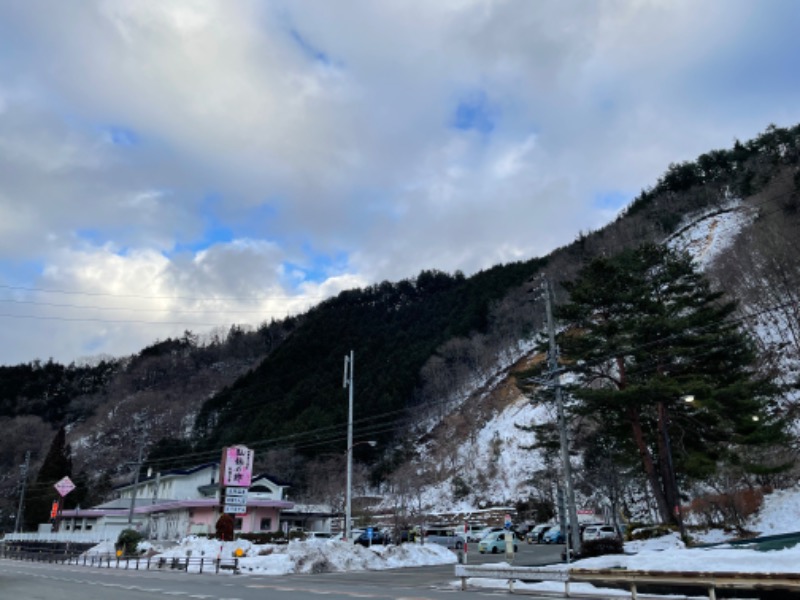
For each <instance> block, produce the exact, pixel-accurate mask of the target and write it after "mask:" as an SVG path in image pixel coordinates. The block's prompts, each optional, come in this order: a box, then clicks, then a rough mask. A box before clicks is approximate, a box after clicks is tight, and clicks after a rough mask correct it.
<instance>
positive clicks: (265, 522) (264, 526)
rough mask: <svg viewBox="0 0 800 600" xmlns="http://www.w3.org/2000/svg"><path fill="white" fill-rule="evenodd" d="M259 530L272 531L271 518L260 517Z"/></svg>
mask: <svg viewBox="0 0 800 600" xmlns="http://www.w3.org/2000/svg"><path fill="white" fill-rule="evenodd" d="M261 531H272V518H271V517H264V518H263V519H261Z"/></svg>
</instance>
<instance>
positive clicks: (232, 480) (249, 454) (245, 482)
mask: <svg viewBox="0 0 800 600" xmlns="http://www.w3.org/2000/svg"><path fill="white" fill-rule="evenodd" d="M223 460H224V465H223V470H222V485H224V486H240V487H248V486H249V485H250V482H251V479H252V477H253V451H252V450H250V448H247V447H246V446H231V447H229V448H225V451H224V454H223Z"/></svg>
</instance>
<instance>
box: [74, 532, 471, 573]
mask: <svg viewBox="0 0 800 600" xmlns="http://www.w3.org/2000/svg"><path fill="white" fill-rule="evenodd" d="M137 549H138V550H139V551H140V552H142V553H144V552H148V551H149V552H153V553H154V554H152V555H151V556H150V561H151V562H157V561H158V560H159V559H166V560H169V559H173V558H181V559H185V558H187V557H188V558H190V559H192V560H191V561H190V564H189V568H188V571H189V572H198V571H199V570H200V563H199V561H197V560H195V559H199V558H204V559H207V560H209V561H213V560H217V559H231V558H234V557H239V569H240V572H241V573H245V574H252V575H286V574H289V573H330V572H337V571H377V570H384V569H397V568H401V567H422V566H431V565H450V564H455V563H456V561H457V558H456V555H455V554H454V553H453V552H451V551H450V550H448V549H447V548H445V547H443V546H440V545H438V544H425V545H421V544H402V545H399V546H382V545H375V546H371V547H369V548H365V547H363V546H360V545H358V544H353V543H348V542H341V541H337V540H326V539H312V540H307V541H292V542H289V543H288V544H253V543H251V542H248V541H247V540H236V541H233V542H220V541H219V540H214V539H209V538H204V537H197V536H189V537H187V538H184V539H183V540H181V542H179V543H178V544H177V545H175V546H172V547H170V548H166V549H165V548H163V547H160V546H157V545H153V544H151V543H149V542H143V543H140V544H139V546H138V548H137ZM86 554H87V556H103V557H106V556H114V554H115V547H114V544H113V543H111V542H103V543H101V544H98V545H97V546H95V547H93V548H92V549H91V550H88V551H87V552H86ZM120 564H121V565H123V564H124V563H120ZM122 568H125V567H124V566H123V567H122ZM206 569H208V567H206Z"/></svg>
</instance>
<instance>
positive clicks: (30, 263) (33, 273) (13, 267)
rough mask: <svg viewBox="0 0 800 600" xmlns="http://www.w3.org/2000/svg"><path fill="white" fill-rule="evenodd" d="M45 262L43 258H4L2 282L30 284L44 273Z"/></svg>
mask: <svg viewBox="0 0 800 600" xmlns="http://www.w3.org/2000/svg"><path fill="white" fill-rule="evenodd" d="M44 269H45V263H44V261H42V260H2V261H0V282H2V283H3V284H4V285H12V286H13V285H20V286H27V285H30V282H31V281H35V280H36V279H37V278H38V277H39V276H40V275H41V274H42V273H44Z"/></svg>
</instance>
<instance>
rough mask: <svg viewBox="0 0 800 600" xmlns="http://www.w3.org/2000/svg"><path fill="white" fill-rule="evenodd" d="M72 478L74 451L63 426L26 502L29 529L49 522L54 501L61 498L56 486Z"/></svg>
mask: <svg viewBox="0 0 800 600" xmlns="http://www.w3.org/2000/svg"><path fill="white" fill-rule="evenodd" d="M71 476H72V449H71V448H70V446H69V444H67V432H66V430H65V429H64V426H63V425H62V426H61V427H60V428H59V429H58V431H56V435H55V437H54V438H53V441H52V442H51V443H50V449H49V450H48V451H47V455H46V456H45V458H44V462H43V463H42V466H41V468H40V469H39V473H38V475H37V476H36V482H35V483H34V485H32V486H31V491H30V494H29V495H28V499H27V500H26V502H25V523H26V525H27V526H28V527H31V526H35V525H36V524H38V523H45V522H47V520H48V518H49V515H50V507H51V506H52V503H53V501H54V500H57V499H58V498H60V496H59V495H58V492H57V491H56V489H55V487H54V485H55V484H56V483H57V482H58V481H59V480H60V479H62V478H64V477H71Z"/></svg>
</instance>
